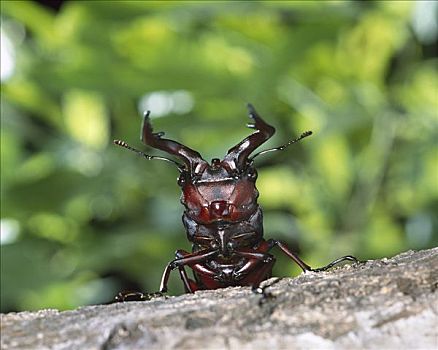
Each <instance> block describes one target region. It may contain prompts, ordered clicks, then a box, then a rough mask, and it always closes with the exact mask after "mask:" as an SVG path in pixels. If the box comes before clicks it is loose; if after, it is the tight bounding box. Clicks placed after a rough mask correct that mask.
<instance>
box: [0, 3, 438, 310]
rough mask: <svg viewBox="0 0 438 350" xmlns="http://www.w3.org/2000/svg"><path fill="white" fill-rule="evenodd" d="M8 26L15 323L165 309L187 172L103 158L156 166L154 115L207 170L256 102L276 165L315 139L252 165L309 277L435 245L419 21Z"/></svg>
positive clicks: (10, 19)
mask: <svg viewBox="0 0 438 350" xmlns="http://www.w3.org/2000/svg"><path fill="white" fill-rule="evenodd" d="M1 6H2V35H3V34H4V35H6V36H7V38H8V42H9V44H10V47H11V48H12V49H13V51H11V52H12V56H11V57H12V58H13V59H14V64H15V69H14V72H13V74H12V75H11V76H10V77H7V79H6V78H5V79H4V80H3V81H2V85H1V88H2V101H1V102H2V110H1V204H2V208H1V209H2V212H1V216H2V246H1V259H2V260H1V262H2V264H1V269H2V270H1V282H2V283H1V288H2V289H1V307H2V310H3V311H10V310H22V309H37V308H45V307H55V308H60V309H67V308H73V307H76V306H78V305H83V304H89V303H98V302H105V301H108V300H110V299H111V298H112V296H113V295H115V294H116V293H117V292H118V291H119V290H121V289H124V288H128V287H133V288H141V289H142V290H144V291H155V290H156V289H157V288H158V284H159V279H160V276H161V273H162V270H163V268H164V266H165V264H166V263H167V262H168V261H169V260H171V259H172V257H173V252H174V250H175V249H177V248H182V249H190V245H189V243H188V242H187V241H186V239H185V233H184V231H183V226H182V224H181V219H180V217H181V214H182V206H181V205H180V203H179V188H178V187H177V185H176V181H175V180H176V176H177V171H176V169H174V168H173V167H171V166H169V165H168V164H166V163H163V162H147V161H144V160H143V159H140V158H138V157H136V156H135V155H134V154H132V153H129V152H126V151H124V150H122V149H120V148H117V147H115V146H113V145H112V143H111V140H112V139H113V138H121V139H125V140H126V141H128V142H130V143H131V144H133V145H135V146H137V147H139V148H142V149H146V148H144V147H142V146H141V144H140V141H139V139H138V135H139V132H140V121H141V118H140V116H141V110H142V109H144V108H150V109H152V117H156V119H154V120H153V123H154V125H155V130H165V131H166V133H167V135H168V136H169V137H170V138H173V139H175V140H178V141H180V142H182V143H184V144H186V145H188V146H189V147H191V148H194V149H197V150H199V151H200V152H201V153H202V154H203V156H204V158H206V159H211V158H213V157H220V156H222V155H224V154H225V153H226V151H227V150H228V149H229V148H230V147H231V146H233V145H234V144H236V143H237V142H239V141H240V140H241V139H242V138H243V137H245V136H246V135H248V134H249V133H250V132H251V131H250V130H249V129H246V128H245V127H244V126H245V124H246V122H247V121H248V120H247V116H246V113H247V112H246V109H245V103H246V102H252V103H253V104H254V105H255V106H256V108H257V110H258V111H259V113H260V114H261V115H262V116H263V117H264V118H265V119H266V120H267V121H268V122H269V123H271V124H273V125H274V126H276V128H277V134H276V135H275V137H274V138H273V140H270V141H269V142H268V143H267V145H266V148H268V147H273V146H277V145H280V144H282V143H284V142H286V141H287V140H289V139H291V138H294V137H296V136H297V135H299V134H300V133H301V132H302V131H304V130H313V131H314V135H313V136H312V137H311V138H308V139H306V140H304V141H303V142H302V143H300V144H298V145H296V146H293V147H290V148H288V149H287V151H284V152H278V153H274V154H272V153H271V154H268V155H265V156H263V157H260V158H258V159H257V165H258V167H259V180H258V188H259V191H260V193H261V195H260V199H259V201H260V203H261V205H262V206H263V208H264V212H265V235H266V236H267V237H275V238H278V239H282V240H285V241H287V242H288V243H289V244H290V245H291V246H292V247H294V249H295V250H296V251H299V252H300V254H301V256H302V258H303V259H304V260H305V261H307V262H308V263H309V264H311V265H312V266H319V265H322V264H325V263H327V262H328V261H329V260H331V259H333V258H336V257H338V256H341V255H345V254H354V255H357V256H358V257H359V258H361V259H368V258H375V257H381V256H387V255H392V254H395V253H398V252H401V251H404V250H407V249H420V248H426V247H431V246H434V245H436V244H437V242H438V238H437V235H436V231H437V218H436V216H434V214H436V212H437V206H438V205H437V204H438V201H437V198H438V193H437V190H438V186H437V170H438V169H437V161H438V159H437V149H436V140H437V123H438V118H437V110H438V106H437V86H438V85H437V80H438V78H437V76H438V75H437V71H436V59H435V58H434V57H433V55H431V54H430V50H431V47H433V44H430V43H427V42H422V41H421V40H420V39H421V38H420V39H419V37H418V33H416V31H415V28H413V24H412V23H413V18H414V16H415V3H414V2H407V1H405V2H396V1H387V2H385V1H378V2H346V1H345V2H344V1H331V2H298V1H294V2H286V1H280V2H277V1H266V2H243V1H242V2H184V1H181V2H171V1H168V2H159V1H158V2H153V1H150V2H149V1H144V2H142V1H110V2H107V1H69V2H66V3H64V4H63V6H62V7H61V10H60V11H59V12H54V11H52V10H51V9H48V8H45V7H42V6H41V5H39V4H37V3H34V2H27V1H2V4H1ZM2 40H3V39H2ZM431 45H432V46H431ZM2 51H3V46H2ZM2 59H3V55H2ZM2 65H3V63H2ZM2 69H3V68H2ZM2 74H3V73H2ZM147 151H148V152H149V153H153V154H157V153H158V152H154V151H151V150H150V149H147ZM276 255H277V256H278V257H279V263H278V265H277V267H276V269H275V271H274V272H275V274H276V275H277V276H286V275H288V276H289V275H293V274H297V273H298V272H299V270H298V269H297V268H296V267H294V266H293V264H292V263H291V262H290V261H288V260H287V259H285V258H282V257H280V256H281V254H279V253H278V254H276ZM170 289H171V290H172V291H173V292H174V293H180V292H182V288H181V286H180V282H179V280H178V276H176V275H175V276H173V277H172V281H171V287H170Z"/></svg>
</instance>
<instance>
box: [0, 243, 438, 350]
mask: <svg viewBox="0 0 438 350" xmlns="http://www.w3.org/2000/svg"><path fill="white" fill-rule="evenodd" d="M263 285H267V286H269V287H267V288H266V292H267V293H269V294H271V297H269V298H263V297H262V296H261V295H258V294H255V293H253V292H251V290H250V288H242V287H235V288H226V289H219V290H212V291H200V292H196V293H195V294H191V295H189V294H186V295H182V296H178V297H170V298H163V297H160V298H157V299H153V300H151V301H146V302H129V303H117V304H111V305H96V306H87V307H82V308H79V309H76V310H72V311H64V312H59V311H57V310H41V311H38V312H20V313H10V314H3V315H1V349H102V350H109V349H160V350H162V349H248V350H249V349H251V350H253V349H269V350H273V349H398V350H399V349H438V293H437V289H438V248H434V249H429V250H423V251H419V252H414V251H408V252H406V253H403V254H400V255H398V256H396V257H394V258H391V259H386V258H385V259H381V260H373V261H368V262H366V263H364V264H356V265H352V266H351V265H347V266H344V267H342V268H337V269H333V270H331V271H328V272H323V273H314V272H312V273H306V274H302V275H300V276H299V277H296V278H283V279H276V278H272V279H270V280H268V281H266V282H264V284H263Z"/></svg>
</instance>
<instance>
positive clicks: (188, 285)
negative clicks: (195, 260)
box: [175, 249, 199, 293]
mask: <svg viewBox="0 0 438 350" xmlns="http://www.w3.org/2000/svg"><path fill="white" fill-rule="evenodd" d="M188 255H191V254H190V253H189V252H186V251H185V250H182V249H178V250H177V251H176V253H175V256H176V257H177V258H184V257H185V256H188ZM178 270H179V275H180V277H181V280H182V282H183V284H184V289H185V291H186V293H193V292H195V291H197V290H198V289H199V286H198V285H197V284H196V282H195V281H193V280H192V279H190V278H189V277H188V276H187V272H186V269H185V268H184V266H180V267H179V268H178Z"/></svg>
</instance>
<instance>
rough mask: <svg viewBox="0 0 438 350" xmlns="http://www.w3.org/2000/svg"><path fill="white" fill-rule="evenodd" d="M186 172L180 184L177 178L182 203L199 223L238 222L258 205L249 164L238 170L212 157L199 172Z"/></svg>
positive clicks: (253, 174) (256, 192) (253, 175)
mask: <svg viewBox="0 0 438 350" xmlns="http://www.w3.org/2000/svg"><path fill="white" fill-rule="evenodd" d="M182 175H183V174H182ZM188 175H189V174H185V180H184V181H182V183H181V181H179V182H180V185H181V187H182V197H181V202H182V204H183V205H184V206H185V207H186V214H187V215H188V216H189V217H191V218H192V219H193V220H194V221H196V222H198V223H202V224H210V223H214V222H231V223H232V222H239V221H242V220H245V219H247V218H248V217H249V216H251V214H253V213H254V211H255V210H256V208H257V197H258V191H257V189H256V187H255V179H256V175H255V170H254V169H252V167H251V169H245V171H242V172H240V173H239V172H236V171H233V170H231V169H230V167H229V166H228V164H227V163H224V162H220V161H219V159H213V160H212V162H211V165H207V166H205V167H204V169H202V171H201V172H200V173H198V174H196V175H195V176H188Z"/></svg>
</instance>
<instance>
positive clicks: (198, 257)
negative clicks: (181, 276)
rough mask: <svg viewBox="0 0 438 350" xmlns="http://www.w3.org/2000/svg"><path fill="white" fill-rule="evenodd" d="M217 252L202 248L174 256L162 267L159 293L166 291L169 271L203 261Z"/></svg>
mask: <svg viewBox="0 0 438 350" xmlns="http://www.w3.org/2000/svg"><path fill="white" fill-rule="evenodd" d="M217 254H218V251H217V250H202V251H199V252H197V253H192V254H188V255H186V256H185V257H182V258H176V259H174V260H172V261H171V262H169V263H168V264H167V266H166V268H165V269H164V272H163V277H162V278H161V283H160V293H166V292H167V282H168V281H169V276H170V272H171V271H172V270H174V269H176V268H179V267H184V266H185V265H193V264H197V263H200V262H204V261H206V260H208V259H211V258H213V257H214V256H215V255H217Z"/></svg>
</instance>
